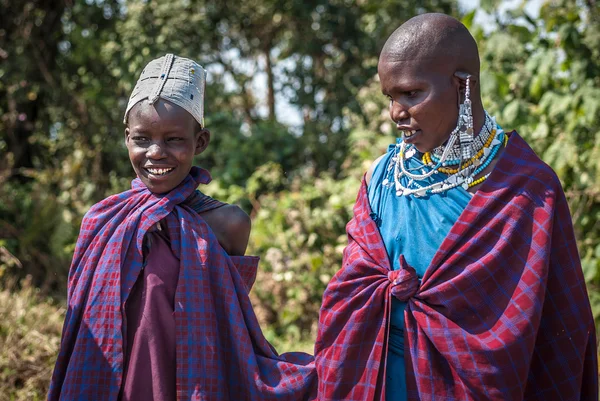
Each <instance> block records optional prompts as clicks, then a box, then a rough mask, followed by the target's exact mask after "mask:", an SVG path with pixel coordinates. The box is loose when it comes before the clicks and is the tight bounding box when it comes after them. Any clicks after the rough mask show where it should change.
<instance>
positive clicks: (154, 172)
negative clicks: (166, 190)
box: [144, 167, 175, 177]
mask: <svg viewBox="0 0 600 401" xmlns="http://www.w3.org/2000/svg"><path fill="white" fill-rule="evenodd" d="M144 170H146V172H148V173H150V174H152V175H154V176H156V177H160V176H163V175H167V174H169V173H170V172H171V171H173V170H175V167H169V168H156V167H144Z"/></svg>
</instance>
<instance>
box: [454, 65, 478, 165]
mask: <svg viewBox="0 0 600 401" xmlns="http://www.w3.org/2000/svg"><path fill="white" fill-rule="evenodd" d="M470 81H471V76H470V75H469V76H467V79H466V83H465V100H464V101H463V102H462V103H461V104H460V106H459V109H458V124H457V128H458V134H459V141H460V148H461V156H462V159H463V160H469V159H470V158H471V157H473V156H474V155H473V154H472V153H473V152H472V147H471V143H472V142H473V139H474V135H473V109H472V107H471V88H470Z"/></svg>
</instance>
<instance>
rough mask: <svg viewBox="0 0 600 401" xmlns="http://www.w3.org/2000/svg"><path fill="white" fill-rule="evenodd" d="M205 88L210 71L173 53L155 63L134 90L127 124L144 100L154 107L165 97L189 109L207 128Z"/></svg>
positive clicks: (128, 105)
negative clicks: (205, 122)
mask: <svg viewBox="0 0 600 401" xmlns="http://www.w3.org/2000/svg"><path fill="white" fill-rule="evenodd" d="M205 86H206V70H205V69H204V68H202V66H201V65H200V64H198V63H196V62H195V61H193V60H190V59H187V58H183V57H179V56H175V55H173V54H167V55H166V56H164V57H161V58H158V59H156V60H152V61H151V62H149V63H148V65H146V68H144V70H143V71H142V74H141V75H140V79H138V81H137V84H136V85H135V88H133V92H132V93H131V97H130V98H129V102H128V103H127V110H125V117H124V118H123V122H124V123H125V124H127V115H128V114H129V111H130V110H131V109H132V108H133V106H135V104H136V103H138V102H139V101H140V100H144V99H148V100H149V102H150V104H153V103H154V102H156V101H157V100H158V99H159V98H162V99H164V100H166V101H169V102H171V103H173V104H176V105H177V106H180V107H182V108H183V109H185V110H186V111H187V112H188V113H190V114H191V115H192V116H193V117H194V118H195V119H196V121H198V123H199V124H200V126H202V127H204V89H205Z"/></svg>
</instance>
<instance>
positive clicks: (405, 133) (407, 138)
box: [402, 129, 421, 143]
mask: <svg viewBox="0 0 600 401" xmlns="http://www.w3.org/2000/svg"><path fill="white" fill-rule="evenodd" d="M420 133H421V130H420V129H415V130H402V140H403V141H404V142H406V143H412V142H414V140H415V137H416V136H417V135H418V134H420Z"/></svg>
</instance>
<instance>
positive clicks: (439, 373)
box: [315, 133, 598, 401]
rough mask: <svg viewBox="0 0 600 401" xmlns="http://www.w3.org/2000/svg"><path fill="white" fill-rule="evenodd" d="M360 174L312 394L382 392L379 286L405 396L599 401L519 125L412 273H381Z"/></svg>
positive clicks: (574, 271) (578, 275)
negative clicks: (396, 314)
mask: <svg viewBox="0 0 600 401" xmlns="http://www.w3.org/2000/svg"><path fill="white" fill-rule="evenodd" d="M370 213H371V210H370V207H369V203H368V197H367V192H366V185H365V183H364V182H363V184H362V187H361V189H360V192H359V194H358V199H357V201H356V205H355V207H354V218H353V219H352V220H351V221H350V223H349V224H348V227H347V232H348V238H349V244H348V246H347V248H346V249H345V251H344V261H343V265H342V269H341V270H340V271H339V272H338V273H337V274H336V275H335V276H334V278H333V279H332V280H331V282H330V283H329V286H328V287H327V290H326V291H325V294H324V297H323V305H322V308H321V313H320V319H319V332H318V337H317V343H316V346H315V358H316V359H315V363H316V367H317V374H318V377H319V384H318V396H317V397H318V400H319V401H328V400H336V401H338V400H349V401H350V400H352V401H359V400H360V401H368V400H383V399H385V380H384V377H385V358H386V354H387V330H388V328H389V316H390V304H391V297H392V296H395V297H397V298H399V299H400V300H402V301H407V302H408V306H407V308H406V310H405V320H406V327H405V355H404V357H405V363H406V371H407V382H408V383H407V385H408V399H409V400H421V401H429V400H445V401H451V400H456V401H464V400H511V401H519V400H540V401H541V400H563V401H567V400H573V401H574V400H578V401H579V400H589V401H597V400H598V363H597V356H596V335H595V327H594V320H593V317H592V313H591V309H590V304H589V301H588V297H587V291H586V287H585V282H584V278H583V274H582V270H581V264H580V259H579V254H578V252H577V246H576V242H575V237H574V233H573V226H572V223H571V217H570V214H569V209H568V206H567V202H566V199H565V196H564V193H563V190H562V188H561V184H560V182H559V180H558V178H557V177H556V175H555V174H554V172H553V171H552V169H550V167H548V166H547V165H546V164H544V163H543V162H542V161H541V160H540V159H539V158H538V157H537V156H536V155H535V153H534V152H533V150H531V148H530V147H529V146H528V145H527V144H526V143H525V141H524V140H523V139H522V138H521V137H520V136H519V135H518V134H517V133H513V134H512V135H511V137H510V140H509V142H508V145H507V148H506V149H505V151H504V153H503V155H502V156H501V158H500V160H499V161H498V163H497V165H496V166H495V168H494V170H493V172H492V174H491V175H490V177H489V178H488V179H487V180H486V181H485V183H484V184H483V185H482V187H481V189H479V190H478V191H477V193H476V194H475V195H474V197H473V198H472V199H471V201H470V202H469V204H468V206H467V207H466V209H465V210H464V211H463V213H462V215H461V216H460V218H459V219H458V221H457V222H456V223H455V224H454V226H453V228H452V229H451V231H450V233H449V234H448V236H447V237H446V239H445V240H444V242H443V243H442V245H441V247H440V249H439V250H438V251H437V253H436V255H435V257H434V259H433V261H432V262H431V265H430V266H429V267H428V269H427V271H426V272H425V275H424V277H423V279H422V281H421V283H419V281H418V278H417V276H416V274H415V271H414V269H412V268H411V267H410V266H408V265H407V264H406V262H405V261H401V262H402V266H403V268H402V269H400V270H396V271H391V268H390V263H389V260H388V257H387V253H386V250H385V246H384V244H383V241H382V239H381V237H380V234H379V231H378V228H377V225H376V224H375V222H373V220H372V219H371V217H370Z"/></svg>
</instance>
